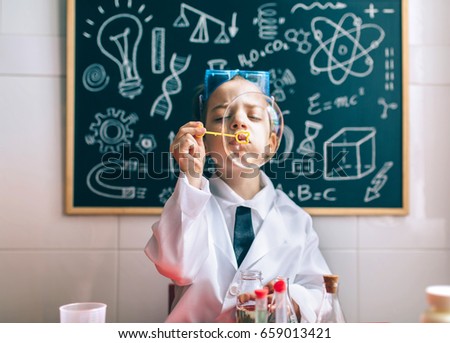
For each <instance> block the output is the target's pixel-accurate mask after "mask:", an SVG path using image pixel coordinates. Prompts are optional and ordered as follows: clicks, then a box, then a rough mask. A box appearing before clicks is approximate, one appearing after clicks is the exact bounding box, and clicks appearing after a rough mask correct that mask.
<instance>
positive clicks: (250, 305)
mask: <svg viewBox="0 0 450 343" xmlns="http://www.w3.org/2000/svg"><path fill="white" fill-rule="evenodd" d="M261 288H263V286H262V279H261V272H260V271H259V270H243V271H241V278H240V280H239V294H238V296H237V301H236V322H237V323H254V322H255V295H254V291H255V290H256V289H261Z"/></svg>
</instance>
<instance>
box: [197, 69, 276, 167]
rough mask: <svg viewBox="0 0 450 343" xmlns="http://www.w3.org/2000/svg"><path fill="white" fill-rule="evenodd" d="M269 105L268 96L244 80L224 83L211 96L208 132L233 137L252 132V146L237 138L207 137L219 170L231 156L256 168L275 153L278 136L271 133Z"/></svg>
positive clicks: (207, 142)
mask: <svg viewBox="0 0 450 343" xmlns="http://www.w3.org/2000/svg"><path fill="white" fill-rule="evenodd" d="M249 92H250V93H249ZM243 93H248V94H243ZM238 96H239V97H238ZM236 97H238V98H237V99H235V98H236ZM230 104H231V105H230ZM267 105H268V104H267V97H266V96H265V95H264V94H262V93H261V91H260V89H259V88H258V87H257V86H256V85H254V84H253V83H252V82H250V81H247V80H245V79H241V78H236V79H232V80H230V81H227V82H225V83H223V84H222V85H220V86H219V87H218V88H217V89H216V90H215V91H214V92H213V93H212V94H211V96H210V98H209V100H208V103H207V108H206V111H207V112H206V123H205V127H206V129H207V130H208V131H216V132H226V133H230V134H235V133H236V132H238V131H247V132H249V133H250V139H249V143H248V144H240V143H239V142H237V141H236V139H235V138H234V137H222V136H213V135H207V136H205V145H206V150H207V153H208V154H210V155H211V156H213V157H215V159H216V162H217V165H218V167H219V168H222V167H224V166H225V165H226V164H225V163H224V162H225V160H226V157H227V154H230V153H233V154H234V155H239V157H240V158H241V159H242V161H243V164H244V165H251V166H252V167H253V168H257V167H259V166H261V165H262V164H264V163H265V162H266V161H267V160H268V155H271V154H273V153H275V148H276V146H277V137H276V135H275V134H274V133H272V132H271V127H270V125H271V124H270V119H269V115H268V113H267V110H266V108H267ZM227 108H228V111H227ZM224 117H225V118H224ZM223 125H224V127H223V128H222V126H223Z"/></svg>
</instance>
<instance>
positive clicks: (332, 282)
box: [316, 275, 345, 323]
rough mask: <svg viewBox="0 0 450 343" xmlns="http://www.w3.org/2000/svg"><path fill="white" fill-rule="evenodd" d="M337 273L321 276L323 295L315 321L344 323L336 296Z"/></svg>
mask: <svg viewBox="0 0 450 343" xmlns="http://www.w3.org/2000/svg"><path fill="white" fill-rule="evenodd" d="M338 285H339V275H324V276H323V297H322V303H321V305H320V309H319V313H318V315H317V321H316V322H317V323H345V317H344V313H343V312H342V309H341V305H340V303H339V298H338Z"/></svg>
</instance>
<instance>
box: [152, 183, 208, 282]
mask: <svg viewBox="0 0 450 343" xmlns="http://www.w3.org/2000/svg"><path fill="white" fill-rule="evenodd" d="M200 185H201V186H200V188H201V189H197V188H195V187H193V186H191V185H190V184H189V182H188V181H187V176H186V175H184V174H181V175H180V178H179V179H178V182H177V185H176V187H175V191H174V193H173V195H172V196H171V197H170V199H169V200H168V201H167V203H166V204H165V206H164V210H163V213H162V215H161V219H160V220H159V221H158V222H156V223H155V224H154V225H153V226H152V230H153V236H152V237H151V239H150V241H149V242H148V244H147V246H146V247H145V253H146V255H147V256H148V257H149V258H150V260H152V262H153V263H154V264H155V266H156V268H157V269H158V271H159V272H160V273H161V274H162V275H164V276H166V277H167V278H170V279H172V280H173V281H174V282H175V283H176V284H178V285H188V284H190V283H192V282H193V280H194V279H195V277H196V275H197V273H198V271H199V270H200V268H201V267H202V266H203V264H204V262H205V260H206V259H207V257H208V255H209V232H208V231H209V230H208V225H207V222H206V219H205V218H206V216H205V211H207V210H208V202H209V200H210V197H211V193H210V191H209V183H208V181H207V180H206V179H205V178H204V177H203V178H201V179H200Z"/></svg>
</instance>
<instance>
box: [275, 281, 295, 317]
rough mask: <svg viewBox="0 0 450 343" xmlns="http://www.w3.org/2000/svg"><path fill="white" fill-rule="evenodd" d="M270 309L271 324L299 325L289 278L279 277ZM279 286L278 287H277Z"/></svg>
mask: <svg viewBox="0 0 450 343" xmlns="http://www.w3.org/2000/svg"><path fill="white" fill-rule="evenodd" d="M276 280H277V281H276V282H275V284H274V293H273V296H272V302H271V304H270V307H269V318H268V322H269V323H298V320H297V314H296V313H295V309H294V305H293V303H292V299H291V296H290V293H289V278H282V277H278V278H277V279H276ZM275 286H277V287H275Z"/></svg>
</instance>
